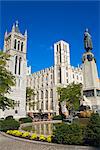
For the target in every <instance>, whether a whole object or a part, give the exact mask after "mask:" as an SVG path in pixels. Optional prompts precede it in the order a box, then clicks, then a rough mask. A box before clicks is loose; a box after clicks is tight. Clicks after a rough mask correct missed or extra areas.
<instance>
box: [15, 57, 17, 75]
mask: <svg viewBox="0 0 100 150" xmlns="http://www.w3.org/2000/svg"><path fill="white" fill-rule="evenodd" d="M17 59H18V57H17V56H16V57H15V74H17Z"/></svg>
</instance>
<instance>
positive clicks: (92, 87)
mask: <svg viewBox="0 0 100 150" xmlns="http://www.w3.org/2000/svg"><path fill="white" fill-rule="evenodd" d="M84 48H85V50H86V52H85V53H84V54H83V57H82V62H83V64H82V66H83V67H82V70H83V95H84V100H85V101H84V103H85V104H86V103H87V105H89V106H90V107H91V109H93V110H95V111H98V110H100V81H99V78H98V71H97V66H96V60H95V57H94V54H93V53H92V52H91V50H92V48H93V46H92V39H91V35H90V34H89V32H88V29H86V31H85V33H84ZM84 103H83V104H84Z"/></svg>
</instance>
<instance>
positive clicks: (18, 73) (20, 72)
mask: <svg viewBox="0 0 100 150" xmlns="http://www.w3.org/2000/svg"><path fill="white" fill-rule="evenodd" d="M21 61H22V59H21V57H20V58H19V71H18V74H19V75H20V73H21Z"/></svg>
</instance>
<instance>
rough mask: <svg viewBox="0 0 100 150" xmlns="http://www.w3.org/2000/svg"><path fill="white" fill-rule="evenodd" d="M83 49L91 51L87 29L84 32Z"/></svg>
mask: <svg viewBox="0 0 100 150" xmlns="http://www.w3.org/2000/svg"><path fill="white" fill-rule="evenodd" d="M84 48H85V49H86V51H87V52H89V51H90V50H92V49H93V45H92V39H91V35H90V34H89V32H88V29H86V30H85V32H84Z"/></svg>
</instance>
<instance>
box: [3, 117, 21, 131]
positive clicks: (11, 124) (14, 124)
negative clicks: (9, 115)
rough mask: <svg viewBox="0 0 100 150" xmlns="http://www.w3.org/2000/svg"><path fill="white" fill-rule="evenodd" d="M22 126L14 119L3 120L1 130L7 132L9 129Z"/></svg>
mask: <svg viewBox="0 0 100 150" xmlns="http://www.w3.org/2000/svg"><path fill="white" fill-rule="evenodd" d="M19 126H20V123H19V122H18V121H16V120H14V119H10V120H3V121H2V122H1V124H0V130H1V131H4V132H6V131H7V130H16V129H18V128H19Z"/></svg>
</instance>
